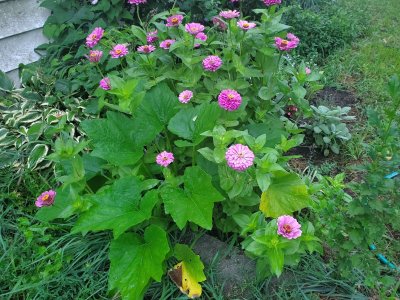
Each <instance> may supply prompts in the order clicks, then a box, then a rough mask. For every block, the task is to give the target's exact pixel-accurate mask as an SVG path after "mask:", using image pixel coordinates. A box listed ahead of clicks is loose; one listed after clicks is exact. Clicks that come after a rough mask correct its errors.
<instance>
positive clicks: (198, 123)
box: [168, 103, 221, 145]
mask: <svg viewBox="0 0 400 300" xmlns="http://www.w3.org/2000/svg"><path fill="white" fill-rule="evenodd" d="M220 114H221V110H220V109H219V108H218V105H217V104H216V103H212V104H207V103H204V104H202V105H199V106H196V107H189V108H184V109H181V110H180V111H179V112H178V113H177V114H176V115H175V116H174V117H173V118H172V119H171V120H170V122H169V124H168V129H169V130H170V131H171V132H172V133H174V134H176V135H178V136H179V137H181V138H184V139H187V140H191V141H193V144H194V145H198V144H199V143H201V142H202V141H203V140H204V139H205V138H206V137H205V136H203V135H201V134H202V133H203V132H205V131H208V130H211V129H213V128H214V126H215V124H216V121H217V120H218V118H219V116H220Z"/></svg>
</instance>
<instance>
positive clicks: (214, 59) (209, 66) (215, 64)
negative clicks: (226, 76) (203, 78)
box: [203, 55, 222, 72]
mask: <svg viewBox="0 0 400 300" xmlns="http://www.w3.org/2000/svg"><path fill="white" fill-rule="evenodd" d="M221 65H222V60H221V59H220V58H219V57H218V56H216V55H210V56H207V57H206V58H205V59H203V68H204V70H207V71H211V72H215V71H217V70H218V69H219V68H220V67H221Z"/></svg>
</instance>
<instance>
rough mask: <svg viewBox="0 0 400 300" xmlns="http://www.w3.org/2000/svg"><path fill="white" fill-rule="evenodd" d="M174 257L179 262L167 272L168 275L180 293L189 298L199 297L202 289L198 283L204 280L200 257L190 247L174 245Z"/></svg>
mask: <svg viewBox="0 0 400 300" xmlns="http://www.w3.org/2000/svg"><path fill="white" fill-rule="evenodd" d="M174 256H175V257H176V258H177V259H178V260H179V261H180V262H179V263H178V264H176V265H175V266H174V268H173V269H172V270H170V271H169V272H168V275H169V276H170V277H171V279H172V280H173V281H174V282H175V284H176V285H177V286H178V287H179V289H180V290H181V292H182V293H184V294H186V295H187V296H188V297H189V298H197V297H200V296H201V293H202V288H201V285H200V284H199V282H202V281H204V280H206V276H205V275H204V272H203V270H204V265H203V263H202V262H201V260H200V256H198V255H196V254H195V253H194V252H193V251H192V249H190V247H188V246H187V245H183V244H176V245H175V249H174Z"/></svg>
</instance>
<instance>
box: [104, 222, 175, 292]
mask: <svg viewBox="0 0 400 300" xmlns="http://www.w3.org/2000/svg"><path fill="white" fill-rule="evenodd" d="M168 252H169V246H168V239H167V234H166V232H165V231H164V230H163V229H161V228H160V227H158V226H155V225H150V226H149V227H147V228H146V230H145V232H144V238H142V237H140V236H139V235H137V234H134V233H125V234H123V235H121V236H120V237H119V238H118V239H117V240H113V241H112V242H111V246H110V255H109V257H110V261H111V266H110V276H109V289H110V290H114V289H118V290H119V291H120V293H121V295H122V299H124V300H138V299H143V295H144V293H145V291H146V287H147V286H148V284H149V282H150V281H151V279H154V280H156V281H161V276H162V275H163V273H164V272H163V262H164V259H165V256H166V255H167V254H168Z"/></svg>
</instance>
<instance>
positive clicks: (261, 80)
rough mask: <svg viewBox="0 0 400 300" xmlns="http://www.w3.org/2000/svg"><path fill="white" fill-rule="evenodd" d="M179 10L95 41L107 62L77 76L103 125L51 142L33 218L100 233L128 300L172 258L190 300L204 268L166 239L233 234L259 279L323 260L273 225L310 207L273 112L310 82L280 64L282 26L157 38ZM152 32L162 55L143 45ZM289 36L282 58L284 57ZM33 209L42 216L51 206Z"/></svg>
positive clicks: (286, 135)
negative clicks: (52, 173)
mask: <svg viewBox="0 0 400 300" xmlns="http://www.w3.org/2000/svg"><path fill="white" fill-rule="evenodd" d="M177 13H179V12H178V11H176V10H174V11H171V12H170V13H168V12H164V13H160V14H158V15H156V16H154V17H153V18H152V19H151V20H150V21H149V23H148V24H147V27H146V30H144V29H143V28H141V27H139V26H135V25H132V26H130V27H124V28H121V29H120V30H118V31H117V30H113V29H111V30H109V31H106V32H105V34H104V37H103V38H102V39H101V41H100V42H99V40H97V41H96V42H99V43H98V44H97V46H96V47H95V48H94V49H96V50H97V51H99V50H102V51H103V52H104V53H105V54H104V55H103V56H102V57H101V59H96V61H97V62H94V63H93V62H92V63H90V62H89V61H88V60H87V61H86V62H85V64H86V65H85V66H84V67H85V68H87V69H90V70H91V72H92V73H96V72H98V73H97V76H99V75H101V77H103V76H105V77H103V79H102V81H101V82H100V86H99V87H98V88H97V89H96V90H95V91H94V92H93V95H92V97H93V100H94V101H95V103H96V105H95V107H97V110H98V113H100V115H101V118H98V119H93V120H84V121H83V122H82V123H81V126H80V128H81V130H82V131H83V132H84V133H85V135H86V136H85V139H80V140H79V141H76V140H73V139H72V138H71V136H70V135H68V134H61V135H60V138H59V139H57V141H56V142H55V145H54V153H52V154H51V155H50V156H49V158H50V159H51V160H53V161H54V162H56V167H55V168H56V179H57V180H58V181H59V182H61V183H62V185H61V187H60V188H58V189H56V193H57V196H56V199H55V202H54V205H52V206H50V207H43V208H41V210H40V211H39V213H38V218H39V219H41V220H43V221H50V220H53V219H55V218H69V217H70V216H71V215H75V214H76V215H78V219H77V221H76V223H75V225H74V227H73V229H72V233H84V234H85V233H87V232H89V231H94V232H97V231H104V230H112V231H113V240H112V241H111V245H110V252H109V258H110V262H111V264H110V276H109V289H110V291H111V292H112V293H115V292H117V291H119V292H120V293H121V294H122V296H123V298H126V299H140V298H142V297H143V295H144V293H145V291H146V288H147V287H148V284H149V282H151V281H153V280H156V281H160V279H161V277H162V275H163V274H164V273H165V263H166V261H167V260H170V259H172V258H173V257H174V258H175V259H176V260H178V261H179V262H178V264H177V265H175V267H174V268H173V269H171V270H170V271H169V272H168V273H169V274H170V276H171V278H173V279H174V278H175V279H176V278H178V280H176V282H177V283H178V285H179V287H180V288H181V290H182V291H184V292H185V293H186V294H188V295H189V296H191V297H195V296H198V295H199V294H201V286H200V284H199V282H202V281H204V280H205V279H206V278H205V276H204V273H203V268H204V267H203V264H202V263H201V261H200V260H199V258H198V256H197V255H196V254H195V253H193V251H192V250H191V249H190V248H189V247H188V246H186V245H183V244H180V243H179V242H178V243H176V244H175V245H171V240H170V239H169V233H170V232H173V231H177V230H191V231H198V230H199V229H200V228H202V229H205V230H211V229H212V228H214V229H217V230H218V231H219V232H224V233H236V234H241V235H242V237H243V239H244V242H243V245H242V246H243V248H244V249H245V250H246V252H247V253H249V254H250V255H252V256H254V257H256V258H257V260H258V265H259V274H260V276H262V277H265V276H268V275H271V274H275V275H278V276H279V275H280V274H281V272H282V270H283V267H284V265H285V264H286V265H296V264H297V263H298V262H299V260H300V257H301V256H302V255H303V254H304V253H305V252H306V251H309V252H313V251H320V250H321V248H320V245H319V240H318V238H316V237H315V236H314V228H313V226H312V224H311V223H310V222H308V221H307V220H304V219H302V218H301V216H300V215H298V218H299V220H300V222H301V223H302V232H301V231H299V230H298V228H297V227H296V226H299V224H298V223H297V221H296V219H294V218H293V217H289V216H286V217H284V218H280V217H282V216H284V215H293V214H297V212H298V211H300V210H301V209H303V208H305V207H308V206H310V205H311V196H312V194H313V192H314V189H313V186H312V185H310V184H306V183H305V182H304V181H303V180H302V179H301V178H300V177H299V176H298V175H297V174H295V173H293V172H291V171H289V170H288V168H287V162H288V160H290V158H291V157H290V156H289V157H287V156H285V155H284V154H285V153H286V152H287V151H288V150H290V149H291V148H293V147H295V146H297V145H299V144H300V143H301V142H302V140H303V135H301V134H300V133H301V130H299V129H298V128H297V127H296V125H295V124H294V123H292V122H291V121H290V120H288V119H287V118H285V117H284V116H283V113H284V112H283V110H282V108H283V107H285V106H286V105H287V104H296V105H298V106H299V107H300V109H301V110H303V109H304V110H306V111H307V110H309V106H308V102H307V100H306V99H305V97H306V95H307V93H308V92H307V88H309V90H310V91H313V90H315V86H319V85H318V84H317V83H316V82H317V81H318V80H319V77H320V75H319V73H315V72H314V73H311V74H309V75H307V73H306V70H305V66H304V64H300V65H298V66H292V65H288V66H286V63H285V62H286V61H287V60H283V59H282V56H286V54H284V52H283V51H281V52H279V51H278V50H277V49H276V47H275V46H274V45H273V44H274V38H275V37H277V36H278V35H279V36H283V35H284V33H285V31H286V30H287V28H288V27H287V26H286V25H284V24H282V23H280V20H281V17H282V11H278V12H275V8H274V7H273V8H270V9H269V10H267V9H258V10H255V13H257V14H258V15H260V16H261V18H260V19H261V21H260V22H257V23H254V25H256V27H255V28H252V29H250V30H246V29H247V27H243V28H244V29H242V28H241V27H240V25H241V23H237V22H236V21H237V20H236V19H234V18H233V19H230V20H229V19H228V20H226V21H224V24H225V26H226V27H227V30H218V25H216V26H214V27H212V28H208V29H207V36H206V37H205V38H204V36H202V37H201V38H199V36H198V38H195V35H194V34H190V30H189V28H188V26H190V25H188V23H189V19H188V18H187V17H185V18H184V22H185V23H186V27H185V26H183V25H179V26H172V27H167V26H166V25H165V23H166V21H165V19H166V18H167V16H169V15H170V14H177ZM167 22H169V21H167ZM171 22H172V21H171ZM192 26H193V27H196V26H197V27H199V25H198V24H197V25H192ZM155 28H156V29H157V30H158V32H157V33H152V34H151V35H152V36H153V38H154V37H155V36H156V38H157V39H158V42H160V45H163V47H164V48H167V49H162V48H156V47H153V46H154V45H145V44H147V42H148V40H149V39H148V37H149V33H148V32H150V31H152V32H153V30H154V29H155ZM198 31H203V28H201V26H200V30H198ZM96 38H99V37H98V36H96ZM153 38H152V42H153V43H155V41H154V39H153ZM288 38H289V40H290V42H288V41H282V42H281V47H283V48H285V47H287V46H288V45H289V46H291V47H292V48H294V47H296V45H297V41H296V37H295V36H291V35H288ZM99 39H100V38H99ZM171 39H173V40H175V41H170V42H169V44H165V41H166V40H171ZM278 40H279V39H278ZM158 42H157V43H158ZM116 43H119V45H118V47H117V46H115V44H116ZM125 43H129V45H126V44H125ZM161 43H163V44H161ZM110 50H111V52H110V53H111V55H112V56H114V57H115V58H114V57H108V56H107V55H106V53H108V52H109V51H110ZM86 51H87V50H86ZM86 53H87V52H86ZM96 53H97V54H98V52H96ZM89 56H90V54H89ZM118 56H119V58H118ZM90 57H91V56H90ZM221 63H222V64H221ZM103 74H104V75H103ZM101 77H100V78H101ZM95 82H96V84H98V81H97V80H96V81H95ZM91 84H93V82H88V85H89V86H90V85H91ZM216 99H218V101H216ZM104 111H105V114H104V113H103V112H104ZM260 195H261V197H260ZM51 200H52V199H51ZM38 201H41V203H44V205H46V201H49V195H47V196H46V194H45V195H43V196H42V197H40V200H38ZM41 205H42V204H41ZM278 232H279V234H278ZM179 278H181V280H179ZM182 278H183V279H187V281H188V282H190V283H191V284H190V285H186V282H185V280H182ZM179 282H181V283H179ZM133 285H134V286H135V289H132V288H131V287H132V286H133Z"/></svg>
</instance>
